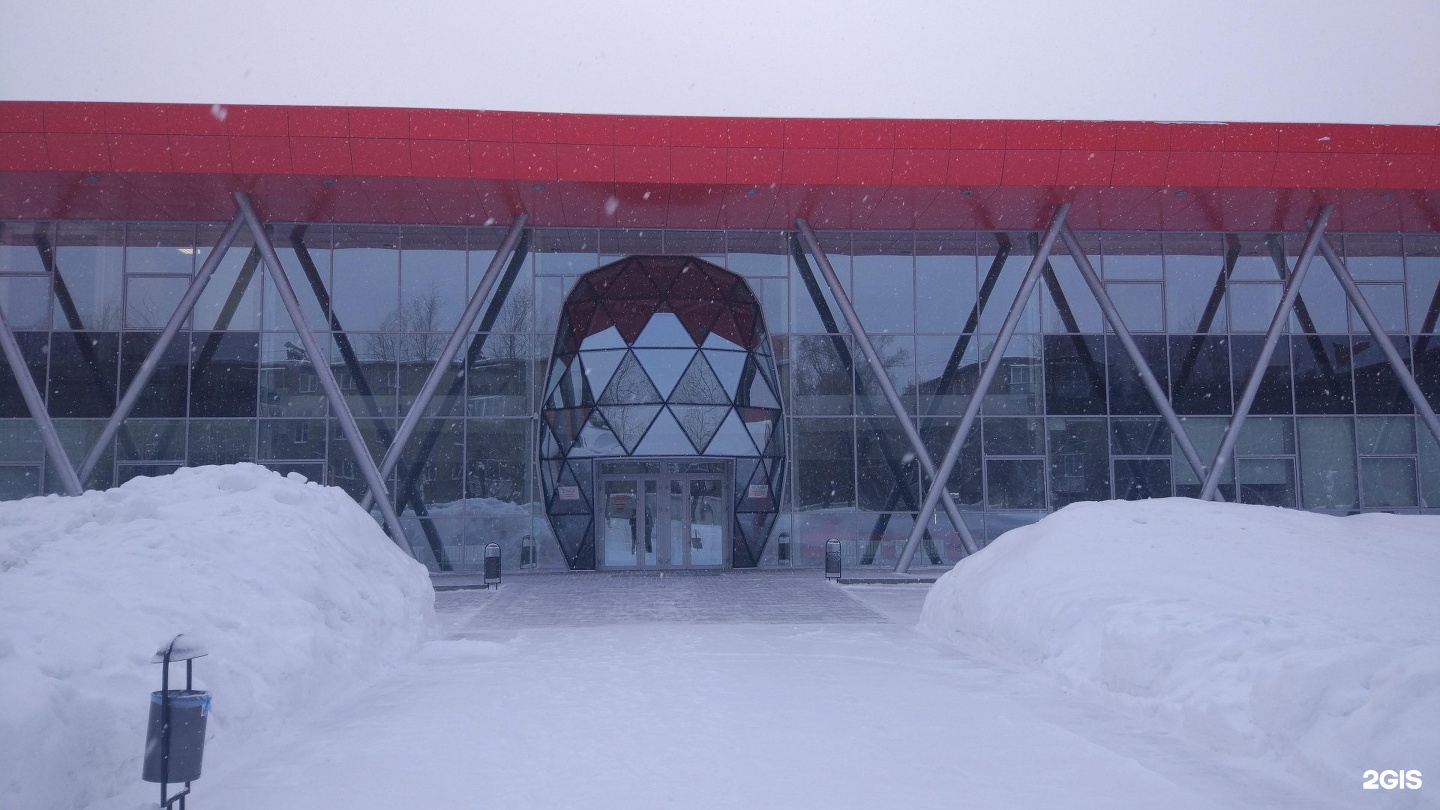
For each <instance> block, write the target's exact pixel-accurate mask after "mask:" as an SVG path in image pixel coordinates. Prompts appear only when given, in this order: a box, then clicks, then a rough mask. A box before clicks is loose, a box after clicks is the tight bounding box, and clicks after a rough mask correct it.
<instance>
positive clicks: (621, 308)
mask: <svg viewBox="0 0 1440 810" xmlns="http://www.w3.org/2000/svg"><path fill="white" fill-rule="evenodd" d="M605 309H606V310H607V311H608V312H609V313H610V317H611V319H612V320H614V321H615V328H616V329H618V330H620V337H621V338H622V339H623V340H624V341H625V343H626V344H631V343H634V342H635V339H636V338H638V337H639V336H640V330H641V329H644V328H645V325H646V324H647V323H649V322H650V316H651V315H654V314H655V302H653V301H633V300H628V299H627V300H610V301H606V302H605ZM682 345H683V344H682Z"/></svg>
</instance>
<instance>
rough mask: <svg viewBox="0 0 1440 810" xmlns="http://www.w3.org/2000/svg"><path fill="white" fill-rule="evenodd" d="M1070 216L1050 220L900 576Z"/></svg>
mask: <svg viewBox="0 0 1440 810" xmlns="http://www.w3.org/2000/svg"><path fill="white" fill-rule="evenodd" d="M1069 213H1070V204H1069V203H1061V204H1059V205H1057V206H1056V207H1055V214H1054V215H1053V216H1052V217H1051V219H1050V225H1049V226H1048V227H1047V228H1046V229H1045V237H1044V238H1043V239H1041V240H1040V246H1039V248H1038V249H1037V250H1036V251H1035V255H1034V256H1033V257H1031V259H1030V267H1029V269H1027V270H1026V271H1025V277H1024V279H1023V280H1022V281H1021V282H1020V289H1019V290H1018V291H1016V293H1015V300H1014V301H1013V302H1012V303H1011V304H1010V311H1009V312H1007V313H1006V315H1005V322H1004V323H1002V324H1001V325H1000V332H999V333H998V334H997V335H996V336H995V345H994V346H993V347H992V348H991V349H990V356H989V357H988V358H986V360H985V366H984V368H983V369H981V371H980V379H979V381H978V382H977V383H976V384H975V391H974V392H973V393H971V394H970V401H969V402H968V403H967V404H966V405H965V415H964V416H962V417H961V418H960V426H959V427H957V428H956V429H955V436H954V438H952V439H951V440H950V446H949V448H947V449H946V451H945V457H944V458H943V459H942V460H941V461H940V466H939V468H938V469H936V470H935V477H934V479H933V480H932V481H931V484H930V490H929V492H927V493H926V494H925V503H924V504H923V505H921V507H920V513H919V514H918V515H916V516H915V525H914V527H912V528H911V529H910V536H909V537H908V538H906V539H905V549H904V550H903V551H901V552H900V559H899V560H897V561H896V562H895V571H896V573H904V572H906V571H908V570H910V563H911V561H912V560H914V559H915V552H916V551H917V550H918V549H919V548H920V540H921V538H922V537H923V536H924V534H925V524H926V523H927V522H929V520H930V516H931V515H933V514H934V513H935V506H936V505H937V504H938V503H939V502H940V495H941V492H942V491H944V489H945V486H946V482H948V481H949V480H950V472H951V471H952V470H954V469H955V463H956V462H957V461H959V460H960V451H961V449H962V448H963V447H964V445H965V439H966V437H968V436H969V435H970V429H971V428H972V427H974V425H975V417H976V416H978V415H979V414H980V404H981V403H982V402H983V401H984V399H985V394H986V392H987V391H989V390H990V383H991V382H993V381H994V380H995V373H996V372H997V371H999V369H1000V362H1001V361H1002V360H1004V359H1005V350H1006V349H1007V348H1009V346H1010V339H1011V338H1012V337H1013V336H1014V335H1015V328H1016V327H1017V326H1019V324H1020V316H1021V314H1022V312H1023V310H1024V309H1025V305H1026V304H1027V303H1028V302H1029V301H1030V296H1031V294H1032V293H1034V292H1035V285H1036V284H1037V283H1038V282H1039V281H1040V275H1041V272H1042V271H1043V270H1044V269H1045V263H1046V262H1047V261H1049V260H1050V252H1051V250H1053V249H1054V247H1055V240H1056V239H1058V238H1059V237H1060V231H1061V230H1063V229H1064V228H1065V217H1066V216H1067V215H1069Z"/></svg>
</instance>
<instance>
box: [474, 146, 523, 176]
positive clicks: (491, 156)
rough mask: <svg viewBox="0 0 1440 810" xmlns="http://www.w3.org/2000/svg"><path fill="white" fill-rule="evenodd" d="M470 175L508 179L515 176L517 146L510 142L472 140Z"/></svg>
mask: <svg viewBox="0 0 1440 810" xmlns="http://www.w3.org/2000/svg"><path fill="white" fill-rule="evenodd" d="M469 145H470V176H471V177H474V178H476V179H480V178H486V177H493V178H497V179H505V180H508V179H510V178H513V177H515V148H514V147H512V146H511V145H510V144H508V143H486V142H483V141H470V144H469Z"/></svg>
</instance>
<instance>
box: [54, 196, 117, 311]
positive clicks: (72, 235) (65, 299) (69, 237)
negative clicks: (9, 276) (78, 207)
mask: <svg viewBox="0 0 1440 810" xmlns="http://www.w3.org/2000/svg"><path fill="white" fill-rule="evenodd" d="M124 235H125V231H124V228H123V226H120V225H112V224H106V223H75V224H70V223H65V224H62V225H60V226H59V228H58V230H57V239H58V240H59V244H58V245H57V246H56V247H55V249H54V257H55V270H56V275H55V278H54V293H55V305H54V307H53V308H52V320H51V323H52V324H54V327H55V328H56V329H75V330H94V331H105V330H109V329H119V328H120V315H121V310H120V282H121V279H122V277H123V269H122V265H123V260H124V257H123V253H124V247H123V245H124Z"/></svg>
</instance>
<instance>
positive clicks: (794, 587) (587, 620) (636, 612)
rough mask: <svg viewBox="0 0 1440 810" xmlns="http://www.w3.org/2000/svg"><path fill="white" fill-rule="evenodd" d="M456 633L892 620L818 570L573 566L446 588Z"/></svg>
mask: <svg viewBox="0 0 1440 810" xmlns="http://www.w3.org/2000/svg"><path fill="white" fill-rule="evenodd" d="M435 608H436V611H437V612H438V613H440V614H441V616H442V618H443V619H445V620H447V622H448V624H449V625H450V629H451V631H452V632H454V633H456V634H460V635H464V634H466V633H467V632H471V631H476V630H506V629H521V628H534V627H590V626H600V625H615V624H645V623H657V622H660V623H666V622H682V623H683V622H691V623H704V624H723V623H759V624H875V623H886V622H888V621H890V620H889V619H887V618H886V617H885V616H884V615H882V614H881V613H879V612H876V611H875V610H872V609H870V608H869V607H867V606H866V605H864V604H862V603H861V602H860V601H858V600H857V599H856V598H853V597H852V596H850V595H849V594H847V593H846V591H845V589H844V588H843V587H842V586H839V585H835V584H833V583H827V582H825V580H824V578H823V576H822V575H821V574H820V572H819V571H808V570H807V571H796V572H788V571H787V572H762V571H728V572H724V573H707V574H695V573H667V574H666V575H665V576H659V575H656V574H630V573H579V572H576V573H566V574H530V575H524V576H514V577H509V578H507V579H506V580H505V582H504V584H502V585H501V586H500V587H499V588H498V589H492V590H482V591H476V590H464V591H446V592H441V593H437V594H436V595H435Z"/></svg>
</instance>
